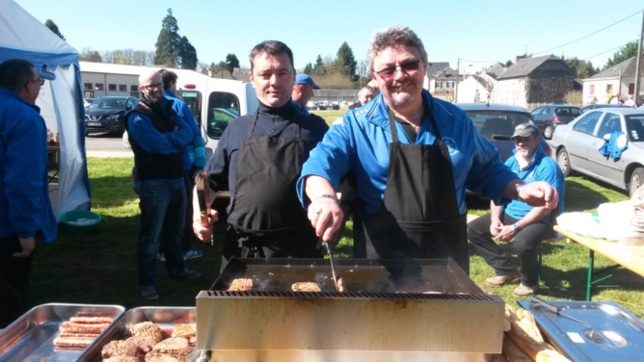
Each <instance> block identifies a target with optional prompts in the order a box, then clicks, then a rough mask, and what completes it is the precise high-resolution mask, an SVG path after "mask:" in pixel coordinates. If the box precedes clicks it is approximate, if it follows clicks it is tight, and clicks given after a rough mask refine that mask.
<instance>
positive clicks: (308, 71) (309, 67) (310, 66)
mask: <svg viewBox="0 0 644 362" xmlns="http://www.w3.org/2000/svg"><path fill="white" fill-rule="evenodd" d="M303 73H304V74H308V75H311V74H313V64H311V63H306V66H305V67H304V72H303Z"/></svg>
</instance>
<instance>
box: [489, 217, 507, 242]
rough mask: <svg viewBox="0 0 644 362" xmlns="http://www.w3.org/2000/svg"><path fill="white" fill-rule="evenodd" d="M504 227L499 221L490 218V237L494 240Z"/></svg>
mask: <svg viewBox="0 0 644 362" xmlns="http://www.w3.org/2000/svg"><path fill="white" fill-rule="evenodd" d="M504 226H505V225H503V222H502V221H501V220H499V219H494V218H492V220H491V222H490V234H492V236H493V237H495V238H496V237H497V235H499V233H500V232H501V230H502V229H503V227H504Z"/></svg>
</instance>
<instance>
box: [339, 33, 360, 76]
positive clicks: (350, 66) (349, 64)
mask: <svg viewBox="0 0 644 362" xmlns="http://www.w3.org/2000/svg"><path fill="white" fill-rule="evenodd" d="M337 62H338V66H339V68H340V69H341V72H342V74H343V75H346V76H347V77H353V76H354V75H355V74H356V65H357V64H358V62H356V58H355V57H354V56H353V50H351V47H349V44H347V42H346V41H345V42H344V43H342V45H340V49H338V60H337Z"/></svg>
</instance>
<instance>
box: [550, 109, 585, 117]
mask: <svg viewBox="0 0 644 362" xmlns="http://www.w3.org/2000/svg"><path fill="white" fill-rule="evenodd" d="M555 114H556V115H557V116H559V117H577V116H578V115H580V114H581V111H580V110H579V108H573V107H565V108H557V109H555Z"/></svg>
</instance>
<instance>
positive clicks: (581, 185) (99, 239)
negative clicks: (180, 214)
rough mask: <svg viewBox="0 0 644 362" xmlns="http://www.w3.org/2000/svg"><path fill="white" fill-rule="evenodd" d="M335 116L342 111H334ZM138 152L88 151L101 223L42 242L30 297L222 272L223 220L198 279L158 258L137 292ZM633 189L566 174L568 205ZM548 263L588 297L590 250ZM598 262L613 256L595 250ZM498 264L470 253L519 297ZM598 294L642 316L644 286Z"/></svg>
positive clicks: (122, 294)
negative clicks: (171, 272) (171, 273)
mask: <svg viewBox="0 0 644 362" xmlns="http://www.w3.org/2000/svg"><path fill="white" fill-rule="evenodd" d="M331 117H333V119H335V117H337V116H331ZM132 164H133V159H132V158H89V159H88V170H89V177H90V184H91V190H92V210H93V211H95V212H97V213H99V214H100V215H101V217H102V222H101V224H100V225H99V229H98V230H97V231H96V232H94V233H92V234H88V235H82V234H74V233H71V232H69V231H67V230H65V229H64V228H62V226H61V230H60V232H59V237H58V239H57V240H56V241H55V242H54V243H52V244H49V245H39V246H38V248H37V249H36V254H35V256H34V263H33V274H32V278H31V287H30V291H31V292H30V293H31V295H30V302H31V304H32V305H39V304H43V303H51V302H57V303H90V304H119V305H123V306H125V307H126V308H132V307H136V306H141V305H146V306H154V305H164V306H194V305H195V296H196V295H197V293H198V292H199V291H200V290H204V289H208V288H209V287H210V286H211V284H212V283H213V282H214V280H215V279H216V277H217V275H218V271H219V267H220V254H221V251H220V249H219V248H218V246H217V245H221V243H220V241H221V240H222V238H223V230H224V228H223V225H217V229H218V230H217V232H216V239H215V246H211V245H201V246H199V247H200V248H201V250H203V252H204V257H203V258H201V259H196V260H189V261H188V262H187V263H188V266H189V267H190V268H192V269H196V270H198V271H200V272H201V273H202V276H201V277H200V278H197V279H192V280H171V279H169V278H168V276H167V273H166V271H165V269H164V266H165V264H164V263H161V262H159V263H158V275H157V281H158V291H159V294H160V299H159V300H156V301H146V300H143V299H141V298H140V297H139V295H138V292H137V264H136V257H135V250H136V238H137V233H138V230H139V209H138V198H137V196H136V194H135V193H134V192H133V190H132V180H131V175H130V172H131V169H132ZM626 198H627V197H626V196H625V195H624V194H622V193H620V192H617V191H614V190H612V189H609V188H606V187H602V186H598V185H596V184H595V183H593V182H591V181H587V180H585V179H584V178H580V177H569V178H568V179H567V180H566V197H565V201H566V211H584V210H586V211H590V210H595V209H596V208H597V206H598V205H599V204H600V203H603V202H609V201H611V202H612V201H618V200H624V199H626ZM468 204H470V208H471V209H472V213H479V214H481V213H484V212H486V210H487V203H485V202H480V201H478V200H476V199H473V200H468ZM350 235H351V223H350V222H349V223H348V228H347V230H346V231H345V236H344V238H343V240H342V241H341V244H340V245H339V246H338V248H337V252H338V256H339V257H348V256H349V254H350V250H351V238H350ZM543 255H544V262H543V271H542V277H541V291H540V293H541V294H542V295H543V296H544V298H546V299H557V300H562V299H565V300H583V299H584V296H585V283H586V271H587V262H588V250H587V249H586V248H584V247H583V246H580V245H577V244H567V243H566V242H565V241H557V242H552V243H546V244H545V245H544V247H543ZM596 264H597V266H598V267H605V266H609V265H610V262H609V261H608V260H607V259H605V258H603V257H601V256H598V257H596ZM493 274H494V272H493V270H492V268H490V267H489V266H488V265H487V264H485V262H483V260H482V259H481V258H480V257H478V256H472V257H471V278H472V279H473V280H474V282H476V284H478V285H479V286H481V288H482V289H483V290H485V291H486V292H488V293H491V294H499V295H500V296H501V297H502V298H503V299H504V300H505V301H506V302H507V303H510V304H511V305H513V306H515V307H516V306H517V305H516V298H514V297H513V296H512V290H513V289H514V286H507V287H503V288H498V289H490V288H487V287H485V286H484V285H483V281H484V280H485V278H488V277H490V276H493ZM615 278H616V279H615V281H616V282H617V283H618V284H621V285H627V284H631V285H632V284H636V283H639V284H640V285H641V281H642V278H641V277H639V276H637V275H636V274H634V273H631V272H628V271H620V272H618V273H616V277H615ZM593 300H603V301H615V302H617V303H619V304H621V305H622V306H624V307H625V308H626V309H627V310H629V311H631V312H632V313H633V314H635V315H637V316H638V317H639V318H642V317H644V292H642V291H634V290H622V289H603V290H601V291H599V292H597V291H595V293H594V295H593Z"/></svg>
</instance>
